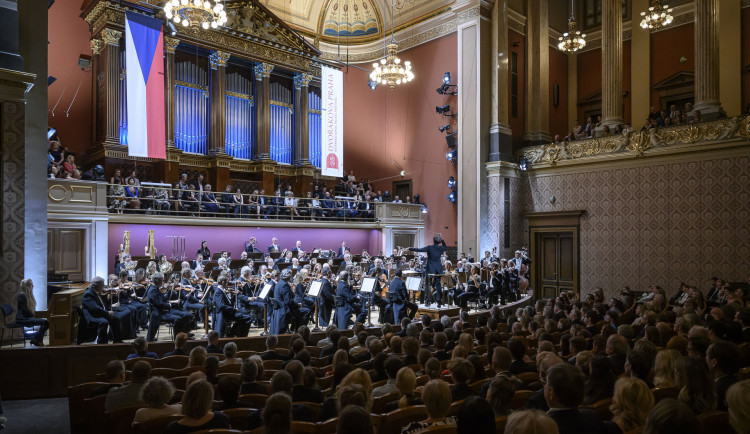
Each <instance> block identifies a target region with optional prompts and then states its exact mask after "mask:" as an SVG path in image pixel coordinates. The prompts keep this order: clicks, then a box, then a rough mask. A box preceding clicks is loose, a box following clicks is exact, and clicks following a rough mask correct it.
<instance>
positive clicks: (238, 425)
mask: <svg viewBox="0 0 750 434" xmlns="http://www.w3.org/2000/svg"><path fill="white" fill-rule="evenodd" d="M254 411H257V410H256V409H254V408H230V409H229V410H222V412H223V413H224V414H226V415H227V417H228V418H229V425H230V426H231V427H232V428H233V429H245V426H247V418H248V417H250V415H251V414H252V413H253V412H254Z"/></svg>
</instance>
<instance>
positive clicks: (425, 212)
mask: <svg viewBox="0 0 750 434" xmlns="http://www.w3.org/2000/svg"><path fill="white" fill-rule="evenodd" d="M422 214H427V204H426V203H423V204H422Z"/></svg>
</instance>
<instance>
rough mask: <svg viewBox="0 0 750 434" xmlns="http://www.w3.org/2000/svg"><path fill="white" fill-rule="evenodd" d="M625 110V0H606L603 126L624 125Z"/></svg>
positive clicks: (599, 133) (604, 12)
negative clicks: (623, 54) (623, 6)
mask: <svg viewBox="0 0 750 434" xmlns="http://www.w3.org/2000/svg"><path fill="white" fill-rule="evenodd" d="M639 63H640V62H639ZM622 110H623V107H622V1H621V0H602V127H601V129H602V130H603V127H605V126H607V127H609V128H610V130H613V129H614V127H615V125H619V124H622V123H623V119H622ZM597 135H601V132H598V134H597Z"/></svg>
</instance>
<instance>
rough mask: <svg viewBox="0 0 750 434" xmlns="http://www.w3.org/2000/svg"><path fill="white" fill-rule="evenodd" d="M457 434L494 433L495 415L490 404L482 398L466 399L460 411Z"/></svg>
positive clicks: (471, 397) (472, 397)
mask: <svg viewBox="0 0 750 434" xmlns="http://www.w3.org/2000/svg"><path fill="white" fill-rule="evenodd" d="M456 432H457V433H458V434H481V433H494V432H495V414H494V413H493V411H492V408H491V407H490V404H489V403H488V402H487V401H486V400H485V399H483V398H482V397H480V396H470V397H468V398H466V400H465V401H464V403H463V404H462V405H461V408H460V409H459V410H458V417H457V421H456Z"/></svg>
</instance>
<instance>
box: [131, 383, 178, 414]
mask: <svg viewBox="0 0 750 434" xmlns="http://www.w3.org/2000/svg"><path fill="white" fill-rule="evenodd" d="M172 395H174V387H173V386H172V383H170V382H169V380H167V379H166V378H164V377H151V378H149V379H148V381H146V384H144V385H143V387H142V388H141V394H140V400H141V402H142V403H144V404H146V407H145V408H139V409H138V411H136V412H135V418H134V419H133V422H137V423H143V422H147V421H149V420H152V419H158V418H160V417H164V416H170V415H173V414H181V413H182V405H181V404H172V405H170V404H169V400H170V399H172Z"/></svg>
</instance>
